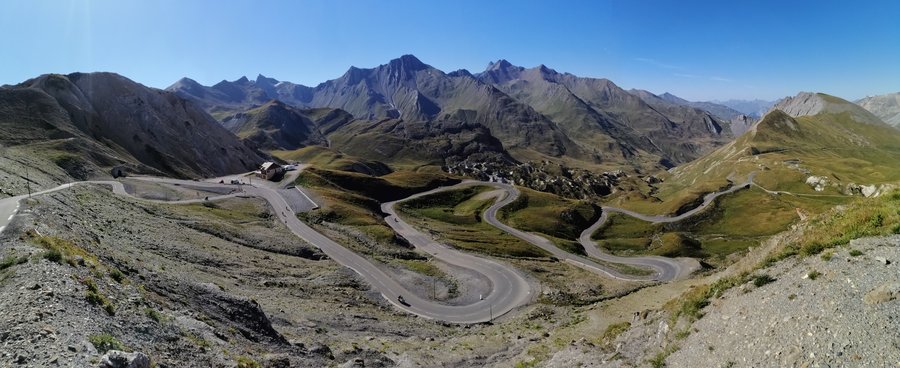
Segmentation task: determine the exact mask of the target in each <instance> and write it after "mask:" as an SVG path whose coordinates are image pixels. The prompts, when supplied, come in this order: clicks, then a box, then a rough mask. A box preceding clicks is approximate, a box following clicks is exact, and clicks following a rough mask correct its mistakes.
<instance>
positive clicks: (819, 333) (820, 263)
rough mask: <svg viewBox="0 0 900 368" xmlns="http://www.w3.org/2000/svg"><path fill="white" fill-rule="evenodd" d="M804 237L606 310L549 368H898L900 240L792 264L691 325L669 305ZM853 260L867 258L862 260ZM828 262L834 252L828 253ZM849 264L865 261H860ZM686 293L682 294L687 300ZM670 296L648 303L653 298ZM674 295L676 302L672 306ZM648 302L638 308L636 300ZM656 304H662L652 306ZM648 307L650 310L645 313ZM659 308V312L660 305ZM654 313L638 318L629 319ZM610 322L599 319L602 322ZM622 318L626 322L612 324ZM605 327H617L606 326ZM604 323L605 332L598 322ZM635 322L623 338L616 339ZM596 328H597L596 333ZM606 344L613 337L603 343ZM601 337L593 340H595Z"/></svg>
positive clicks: (875, 241)
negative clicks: (676, 316)
mask: <svg viewBox="0 0 900 368" xmlns="http://www.w3.org/2000/svg"><path fill="white" fill-rule="evenodd" d="M795 234H796V232H794V231H788V232H786V233H783V234H779V235H778V236H776V237H774V238H773V239H771V240H770V241H768V242H767V243H766V244H764V245H763V246H761V247H760V249H756V250H755V251H754V252H751V253H750V254H749V255H748V257H746V258H745V259H743V260H742V261H741V262H739V263H736V264H735V265H733V267H730V268H729V269H727V270H724V271H722V272H720V273H717V274H713V275H710V276H707V277H706V280H705V281H703V280H701V279H695V280H687V281H684V282H681V283H675V284H670V285H667V286H666V287H667V290H666V289H660V288H661V286H657V287H653V288H648V289H644V290H641V291H639V292H636V293H634V294H631V295H628V296H626V297H623V298H620V299H616V300H612V301H609V302H604V303H600V304H599V305H598V307H599V308H598V309H593V308H594V307H591V310H588V311H586V312H585V314H586V315H587V316H589V318H588V319H587V320H586V321H585V323H584V324H582V325H579V326H576V327H575V328H574V331H565V330H563V331H559V333H560V334H562V333H566V334H568V335H570V336H585V337H586V338H582V339H577V340H576V339H574V338H573V339H572V340H571V342H570V344H568V345H567V346H565V347H563V348H561V349H560V350H559V351H556V352H555V353H553V354H552V356H550V357H549V358H548V359H547V360H546V361H545V362H543V363H542V364H541V365H542V366H548V367H575V366H581V367H644V366H648V367H650V366H653V367H656V366H669V367H895V366H900V314H898V311H900V285H898V282H900V277H898V275H900V269H898V260H900V236H897V235H895V236H891V237H880V238H866V239H857V240H853V241H852V242H851V243H850V245H849V246H847V247H841V248H837V249H835V250H834V251H833V253H832V255H831V257H830V258H829V257H828V256H825V257H821V256H813V257H805V258H801V257H797V256H795V257H790V258H787V259H785V260H782V261H779V262H777V263H775V264H774V265H772V266H770V267H767V268H762V269H758V270H755V271H754V272H753V273H751V276H752V277H756V276H768V277H770V278H771V280H772V281H770V282H768V283H761V285H759V286H757V284H756V283H754V281H752V280H753V279H752V278H751V281H748V282H747V283H745V284H742V285H738V286H736V287H734V288H731V289H729V290H727V291H726V292H724V293H723V294H722V295H721V296H720V297H718V298H714V299H712V303H711V304H710V305H709V306H707V307H705V308H704V309H703V310H702V313H703V316H702V317H701V318H700V319H699V320H697V321H695V322H693V323H690V322H689V321H688V320H686V319H685V318H679V319H677V320H674V321H673V320H672V319H671V318H670V316H671V314H670V312H669V311H668V309H667V308H666V307H667V306H666V304H665V301H666V300H670V299H672V298H674V297H677V296H678V295H679V294H680V293H681V292H685V291H688V290H690V289H691V288H692V286H691V285H695V284H698V283H700V282H710V281H712V280H715V279H718V278H720V277H723V276H727V275H733V274H738V273H740V272H743V271H746V270H748V265H752V264H758V263H759V261H760V260H761V259H762V258H764V257H765V255H766V254H769V251H770V250H772V249H775V248H777V247H778V246H779V245H780V244H783V243H784V242H789V241H790V239H791V237H792V236H793V235H795ZM852 251H859V252H862V254H859V253H857V252H853V253H851V252H852ZM826 252H827V251H826ZM851 254H858V255H856V256H854V255H851ZM679 289H680V290H679ZM651 292H653V293H662V294H663V295H650V293H651ZM667 292H674V294H672V295H668V296H666V295H665V294H666V293H667ZM638 299H640V300H638ZM652 300H656V303H653V302H649V303H647V302H648V301H652ZM641 302H644V303H646V304H643V305H641ZM654 304H655V305H654ZM643 307H648V309H646V310H643V311H642V312H639V313H638V314H637V315H632V316H630V318H623V317H626V315H624V313H622V312H624V311H627V310H637V311H640V310H642V308H643ZM601 311H602V312H606V313H607V314H606V315H603V316H601V315H599V314H598V313H597V312H601ZM616 313H618V317H619V318H615V316H614V314H616ZM605 317H611V318H610V319H609V320H605ZM592 320H599V321H600V322H596V321H592ZM622 322H627V324H625V325H624V326H623V327H622V328H621V329H620V330H617V331H616V330H615V329H609V326H611V325H613V324H615V323H622ZM591 327H594V328H595V329H593V331H591ZM604 335H605V336H604ZM591 336H593V339H592V338H591Z"/></svg>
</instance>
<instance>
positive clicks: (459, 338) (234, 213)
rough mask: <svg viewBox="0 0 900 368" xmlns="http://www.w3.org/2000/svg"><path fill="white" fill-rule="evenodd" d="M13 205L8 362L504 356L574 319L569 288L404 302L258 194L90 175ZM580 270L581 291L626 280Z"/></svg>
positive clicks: (485, 359)
mask: <svg viewBox="0 0 900 368" xmlns="http://www.w3.org/2000/svg"><path fill="white" fill-rule="evenodd" d="M146 190H148V191H154V190H156V189H154V188H146ZM190 191H191V190H189V189H188V190H187V192H186V193H182V194H179V196H185V197H184V198H188V197H190V196H189V195H190V194H191V193H189V192H190ZM196 195H197V194H196V193H194V196H196ZM201 195H202V193H201ZM151 196H152V195H151ZM167 198H168V197H167ZM22 205H23V207H22V210H21V211H20V213H19V215H18V216H16V218H15V220H14V221H13V222H12V223H11V224H10V226H9V227H8V228H7V229H6V230H5V231H4V232H3V234H2V238H0V259H2V260H4V263H3V269H2V270H0V295H2V298H0V311H3V313H0V366H3V367H6V366H14V367H18V366H21V367H53V366H63V367H69V366H97V365H98V364H99V360H100V357H101V356H102V355H103V354H102V352H103V350H104V349H105V348H110V347H112V348H116V349H121V350H126V351H139V352H142V353H144V354H147V355H148V356H149V357H150V358H151V359H152V361H153V362H154V363H155V364H156V365H157V366H159V367H209V366H213V367H233V366H236V365H237V363H238V362H239V361H244V362H246V361H255V362H259V363H260V364H261V365H262V366H266V367H269V366H271V367H281V366H301V367H307V366H309V367H320V366H354V365H355V366H362V365H364V366H376V367H377V366H401V367H406V366H427V367H431V366H485V365H488V366H496V365H499V366H504V365H513V364H515V363H516V362H518V361H521V360H528V359H531V358H530V357H531V356H532V355H533V354H543V351H544V350H543V349H544V347H546V346H551V345H553V344H559V342H558V341H557V338H556V336H554V331H557V330H559V329H560V328H562V327H564V326H571V325H573V324H576V323H579V321H581V320H582V319H583V317H582V316H581V315H580V313H578V312H577V311H576V309H573V308H572V307H571V306H570V305H567V304H565V301H564V300H563V301H555V300H542V301H540V302H538V303H536V304H533V305H530V306H527V307H524V308H523V309H522V310H519V311H514V312H513V313H511V314H509V315H507V316H504V317H501V318H499V319H498V320H497V321H495V323H494V324H481V325H470V326H458V325H447V324H443V323H439V322H435V321H429V320H425V319H422V318H417V317H412V316H409V315H406V314H404V313H400V312H397V311H396V310H395V309H393V308H391V307H390V306H389V305H388V304H387V303H386V302H385V301H383V300H382V298H381V296H380V295H378V294H377V293H373V292H371V291H370V290H368V288H367V286H366V285H365V284H364V283H362V282H361V281H360V280H359V279H358V278H357V276H356V275H355V274H354V273H353V272H352V271H350V270H347V269H345V268H344V267H342V266H340V265H338V264H336V263H335V262H333V261H330V260H328V259H327V258H326V257H324V255H323V254H321V252H320V251H318V250H317V249H316V248H314V247H312V246H310V245H308V244H304V243H303V242H302V241H301V240H299V239H297V238H296V237H294V236H293V235H292V234H290V233H289V232H288V231H287V229H286V228H284V227H283V225H281V224H280V223H279V222H277V221H275V220H274V217H272V216H270V213H271V211H272V210H271V209H270V208H268V207H267V205H266V204H265V202H264V201H262V200H258V199H254V198H231V199H228V200H224V201H220V202H215V203H214V204H205V205H204V204H192V205H163V204H152V203H147V202H141V201H138V200H134V199H128V198H123V197H120V196H116V195H114V194H112V193H111V192H110V191H109V190H108V189H107V188H105V187H103V186H99V185H85V186H78V187H75V188H73V189H68V190H63V191H59V192H55V193H52V194H48V195H43V196H38V197H35V198H34V199H32V200H29V201H23V203H22ZM51 245H52V246H51ZM51 247H56V248H58V249H61V250H62V252H61V254H60V256H59V257H53V256H52V255H50V253H51V252H49V250H48V248H51ZM7 260H10V262H8V263H7V262H6V261H7ZM542 268H543V270H542V272H544V273H547V274H550V275H555V276H553V277H557V278H558V277H561V275H566V272H568V271H567V269H568V268H566V267H565V265H560V264H547V265H543V266H542ZM576 276H577V275H576ZM579 277H582V278H584V279H585V280H586V281H583V282H582V281H578V282H574V283H573V285H584V286H583V290H584V292H585V293H590V292H594V293H603V294H604V295H609V294H612V293H613V292H615V291H616V290H628V289H630V288H633V287H634V285H628V284H621V285H618V284H609V285H606V284H603V287H602V288H597V287H596V285H597V282H595V281H592V280H594V279H595V278H594V277H592V276H590V275H580V276H579ZM548 285H550V284H548ZM579 287H582V286H579ZM600 289H602V290H600ZM425 290H427V289H425ZM545 292H547V294H548V295H549V294H550V293H552V292H553V286H552V285H550V286H548V287H547V290H545ZM584 297H587V296H584ZM591 297H597V296H596V295H593V296H591ZM104 342H105V343H104ZM535 347H537V349H538V350H535V349H536V348H535Z"/></svg>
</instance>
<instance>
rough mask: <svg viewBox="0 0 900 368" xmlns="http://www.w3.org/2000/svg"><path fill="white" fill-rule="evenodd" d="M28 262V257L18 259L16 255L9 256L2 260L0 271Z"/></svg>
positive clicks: (0, 261)
mask: <svg viewBox="0 0 900 368" xmlns="http://www.w3.org/2000/svg"><path fill="white" fill-rule="evenodd" d="M27 262H28V256H21V257H16V256H14V255H8V256H6V257H3V260H0V271H3V270H5V269H7V268H10V267H12V266H15V265H20V264H23V263H27Z"/></svg>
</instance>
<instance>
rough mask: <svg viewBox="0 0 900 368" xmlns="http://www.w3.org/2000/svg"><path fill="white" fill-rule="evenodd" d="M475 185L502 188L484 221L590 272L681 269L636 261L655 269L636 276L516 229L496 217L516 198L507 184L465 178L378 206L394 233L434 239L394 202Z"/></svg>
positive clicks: (660, 273) (667, 274)
mask: <svg viewBox="0 0 900 368" xmlns="http://www.w3.org/2000/svg"><path fill="white" fill-rule="evenodd" d="M478 185H483V186H490V187H494V188H497V189H499V190H501V191H502V194H501V195H500V197H499V198H498V199H497V201H495V202H494V204H492V205H491V206H490V207H488V209H486V210H485V211H484V214H483V218H484V220H485V221H486V222H487V223H489V224H491V225H492V226H494V227H496V228H498V229H500V230H502V231H504V232H506V233H508V234H510V235H512V236H515V237H517V238H519V239H522V240H524V241H525V242H527V243H529V244H532V245H534V246H536V247H538V248H541V249H543V250H544V251H546V252H547V253H550V254H551V255H552V256H553V257H556V258H557V259H559V260H561V261H563V262H566V263H569V264H572V265H574V266H577V267H580V268H582V269H585V270H587V271H590V272H593V273H597V274H600V275H602V276H606V277H612V278H616V279H620V280H626V281H669V280H672V279H674V278H675V277H677V276H678V275H679V272H680V271H681V269H680V264H679V263H677V262H671V263H667V262H665V261H659V262H645V263H646V264H644V263H631V264H639V265H641V266H647V267H651V268H652V269H653V270H654V271H655V273H654V274H653V275H650V276H637V275H629V274H625V273H623V272H620V271H619V270H616V269H615V268H612V267H610V266H609V265H604V264H601V263H599V262H596V261H594V260H592V259H590V258H587V257H583V256H580V255H577V254H572V253H569V252H567V251H565V250H563V249H561V248H559V247H558V246H556V244H554V243H553V242H551V241H550V240H548V239H547V238H544V237H542V236H540V235H537V234H533V233H529V232H525V231H522V230H519V229H516V228H514V227H512V226H509V225H507V224H505V223H503V222H501V221H500V220H499V219H497V211H499V210H500V209H501V208H503V207H504V206H506V205H508V204H510V203H512V202H513V201H515V200H516V198H518V197H519V194H520V193H519V190H518V189H516V187H514V186H512V185H510V184H504V183H497V182H483V181H475V180H466V181H464V182H462V183H459V184H456V185H453V186H447V187H440V188H436V189H433V190H430V191H427V192H422V193H418V194H414V195H412V196H409V197H407V198H404V199H401V200H398V201H394V202H388V203H384V204H382V205H381V210H382V212H384V213H386V214H388V215H389V219H388V220H389V221H388V225H390V226H391V227H392V228H393V229H394V230H395V231H397V233H399V234H400V235H402V236H403V237H405V238H407V239H408V240H410V241H412V239H411V238H410V237H414V238H415V239H416V241H422V242H433V240H431V238H430V237H428V236H427V235H425V234H422V233H421V232H419V231H418V230H416V229H414V228H412V227H411V226H410V225H409V224H407V223H406V222H404V221H403V220H402V219H399V217H398V216H397V213H396V210H395V209H394V205H395V204H397V203H399V202H404V201H408V200H411V199H415V198H420V197H424V196H427V195H431V194H435V193H440V192H444V191H448V190H456V189H461V188H465V187H471V186H478ZM394 219H398V220H394ZM419 239H424V240H419ZM413 244H415V245H416V246H418V244H417V243H415V242H414V243H413ZM636 258H637V257H636ZM618 263H626V262H618Z"/></svg>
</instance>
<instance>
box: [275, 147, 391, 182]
mask: <svg viewBox="0 0 900 368" xmlns="http://www.w3.org/2000/svg"><path fill="white" fill-rule="evenodd" d="M270 153H271V154H272V155H273V156H275V157H278V158H280V159H282V160H285V161H299V162H301V163H304V164H309V165H313V166H315V167H317V168H321V169H328V170H339V171H351V172H358V173H361V174H368V175H375V176H379V175H384V174H387V173H390V172H391V169H390V168H389V167H388V166H387V165H385V164H384V163H382V162H379V161H375V160H365V159H362V158H359V157H355V156H350V155H346V154H344V153H342V152H340V151H337V150H334V149H331V148H328V147H322V146H307V147H303V148H300V149H296V150H291V151H283V150H276V151H271V152H270Z"/></svg>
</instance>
